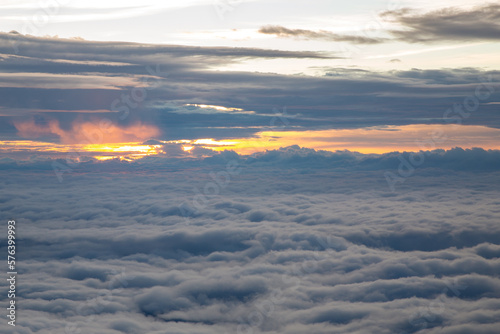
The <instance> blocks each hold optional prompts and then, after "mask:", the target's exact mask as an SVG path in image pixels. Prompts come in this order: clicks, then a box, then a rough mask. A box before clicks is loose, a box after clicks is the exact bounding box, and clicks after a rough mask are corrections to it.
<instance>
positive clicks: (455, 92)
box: [0, 0, 500, 160]
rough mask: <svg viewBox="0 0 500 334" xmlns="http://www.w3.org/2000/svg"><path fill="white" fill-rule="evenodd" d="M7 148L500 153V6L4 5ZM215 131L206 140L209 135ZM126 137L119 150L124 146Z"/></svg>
mask: <svg viewBox="0 0 500 334" xmlns="http://www.w3.org/2000/svg"><path fill="white" fill-rule="evenodd" d="M0 8H1V11H0V13H1V14H0V19H1V20H0V31H2V33H1V35H0V48H1V49H0V53H1V58H0V59H1V63H0V66H1V69H2V72H1V74H0V87H1V92H0V94H2V99H1V105H0V115H1V116H0V128H1V129H2V132H1V133H2V135H1V138H0V140H2V144H3V145H2V146H3V149H2V151H3V152H2V153H4V154H6V155H8V156H9V157H10V158H13V159H24V160H27V159H29V158H30V157H33V156H50V157H54V154H53V152H76V154H77V155H79V156H80V157H81V159H87V158H91V159H101V160H102V159H111V158H119V159H128V160H130V159H137V158H140V157H143V156H146V155H151V154H166V151H165V150H164V149H163V146H155V145H149V146H147V147H146V146H145V145H144V143H145V142H147V141H148V140H149V141H150V142H151V140H153V141H155V143H157V144H158V145H170V146H171V145H173V144H177V145H178V146H180V147H181V148H182V149H184V150H186V151H190V150H192V149H193V148H195V147H196V148H201V149H205V150H215V151H217V150H222V149H230V150H234V151H236V152H238V153H245V154H248V153H254V152H262V151H265V150H266V149H278V148H279V147H285V146H290V145H299V146H301V147H307V148H313V149H321V150H328V151H336V150H350V151H356V152H361V153H387V152H393V151H404V150H406V151H419V150H422V149H424V148H425V147H424V146H423V145H422V142H425V141H428V140H429V138H431V140H432V136H433V135H432V133H435V132H436V131H437V132H440V133H444V134H443V136H442V137H446V138H447V139H446V140H442V141H440V142H439V143H435V148H443V149H451V148H454V147H462V148H473V147H480V148H484V149H498V139H499V132H498V124H499V123H498V117H497V115H498V106H499V105H500V95H499V93H498V91H499V84H498V81H499V79H498V74H499V72H498V71H499V66H500V64H499V61H498V57H497V55H498V52H499V51H500V50H499V44H498V40H499V38H498V36H499V34H498V32H499V31H500V25H499V24H498V16H499V15H500V14H499V13H500V8H499V6H498V5H497V4H495V3H492V2H490V3H488V2H470V1H467V2H466V1H453V2H451V1H450V2H446V1H441V2H439V6H438V5H437V4H436V3H435V2H431V1H392V2H385V1H352V2H349V4H345V3H343V2H336V1H312V2H304V1H287V2H283V1H265V2H263V1H243V0H241V1H237V0H234V1H230V0H220V1H218V0H217V1H184V2H182V3H180V2H177V1H175V2H174V1H161V2H160V1H144V2H141V4H136V3H135V2H130V3H129V2H123V1H119V2H118V1H117V2H115V1H63V0H61V1H56V0H53V1H48V2H40V3H38V2H33V1H15V2H11V1H3V2H2V3H1V4H0ZM199 140H202V141H199ZM110 145H112V146H110Z"/></svg>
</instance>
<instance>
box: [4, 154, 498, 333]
mask: <svg viewBox="0 0 500 334" xmlns="http://www.w3.org/2000/svg"><path fill="white" fill-rule="evenodd" d="M398 156H400V154H396V153H393V154H385V155H362V154H359V153H352V152H336V153H334V152H325V151H319V152H318V151H314V150H310V149H304V148H300V147H288V148H283V149H281V150H275V151H269V152H263V153H260V154H255V155H253V156H251V157H246V156H239V155H237V154H235V153H234V152H222V153H217V154H215V155H214V156H212V157H209V158H202V159H192V158H191V159H180V158H176V159H173V158H166V157H163V158H159V157H149V158H147V159H145V160H139V161H136V162H133V163H124V162H122V163H118V162H109V161H108V162H91V163H89V164H80V165H79V166H72V168H74V172H73V173H68V174H65V175H64V180H63V182H62V183H59V182H58V181H57V177H56V176H55V175H54V171H53V170H52V169H51V168H50V162H49V163H48V166H49V168H48V169H47V170H45V171H44V170H43V163H42V162H36V161H32V162H31V164H32V165H33V166H32V169H23V167H17V168H11V169H7V170H5V169H4V170H3V172H2V173H3V175H5V176H6V177H4V178H2V179H1V180H0V188H1V190H2V195H1V196H0V210H1V211H2V212H4V213H5V215H6V216H7V217H14V218H15V219H16V221H17V225H16V226H17V228H18V231H19V234H20V235H21V234H22V240H21V241H20V244H19V248H20V249H21V247H22V252H23V259H24V260H23V259H21V260H20V261H21V262H20V263H22V265H23V272H22V273H20V274H19V278H20V281H21V280H22V282H23V284H20V285H19V286H18V287H19V297H18V301H19V303H20V304H22V305H23V309H22V310H20V311H19V312H20V314H21V313H22V315H23V317H19V320H18V321H19V322H18V324H17V326H16V328H18V329H19V332H24V333H35V332H38V333H43V334H45V333H54V332H63V331H70V332H71V331H72V329H73V331H77V330H81V331H82V332H83V331H88V332H96V333H114V332H117V331H118V332H120V331H121V332H122V333H144V332H147V333H162V332H165V331H168V332H179V333H197V332H199V333H225V332H226V333H238V331H239V332H254V333H259V332H268V333H283V332H286V333H303V332H305V331H312V332H315V333H332V332H349V333H366V332H367V331H368V332H383V331H390V332H398V333H399V332H406V333H415V332H418V331H422V330H426V331H429V332H431V333H432V332H433V331H434V332H436V333H437V331H438V330H439V332H446V331H449V332H453V331H454V330H458V328H461V329H460V330H464V331H466V330H468V328H469V327H468V326H474V328H476V327H477V328H479V331H480V332H481V331H482V332H485V333H488V332H493V328H496V327H494V326H498V319H499V317H498V315H499V314H498V312H497V311H496V310H497V309H498V306H499V305H498V298H499V296H500V281H499V280H498V278H497V277H496V275H495V273H497V272H498V271H499V270H500V267H499V264H498V256H499V255H500V253H499V250H500V248H499V247H500V245H499V243H498V239H499V236H500V229H499V227H498V224H497V223H496V222H497V221H498V219H499V218H500V216H499V212H498V209H497V208H498V204H499V203H498V200H497V198H498V194H497V193H498V189H497V188H498V187H497V186H496V185H497V184H498V181H499V177H500V175H499V173H498V166H499V164H500V162H499V161H500V158H499V153H498V151H485V150H480V149H474V150H463V149H455V150H451V151H434V152H428V153H426V162H425V163H424V164H423V165H421V166H419V167H418V168H417V171H416V172H415V174H414V175H413V176H412V177H409V178H408V179H407V180H406V181H405V183H404V184H403V185H401V187H399V188H398V191H396V192H391V191H390V189H389V187H388V186H387V184H386V181H385V179H384V175H383V174H384V171H386V170H396V169H397V166H398V164H399V163H400V160H399V159H398ZM402 157H403V158H404V159H409V155H408V153H405V154H403V155H402ZM230 161H233V162H237V163H238V167H240V168H241V171H240V173H239V174H236V175H232V176H231V178H230V180H229V182H228V183H227V185H226V186H225V187H221V188H220V190H219V192H218V193H217V194H211V195H208V196H206V199H205V200H206V205H205V206H204V207H203V208H201V209H200V210H199V212H198V213H197V214H196V215H192V216H187V217H186V216H184V215H183V214H182V212H181V211H180V209H179V205H180V204H182V203H183V202H186V203H192V201H193V199H194V198H195V197H196V196H199V195H200V194H201V195H203V194H204V187H205V185H206V184H208V183H210V182H214V183H215V182H216V181H214V178H213V177H212V175H217V173H220V172H221V171H224V170H226V168H227V163H228V162H230ZM13 185H15V187H13ZM202 202H204V201H202ZM53 203H57V205H52V204H53ZM6 247H7V243H6V240H3V241H0V251H1V250H4V251H5V249H6Z"/></svg>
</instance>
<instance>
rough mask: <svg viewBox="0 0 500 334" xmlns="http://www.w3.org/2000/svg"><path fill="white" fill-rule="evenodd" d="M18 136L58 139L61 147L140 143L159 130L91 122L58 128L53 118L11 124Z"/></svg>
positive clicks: (80, 121)
mask: <svg viewBox="0 0 500 334" xmlns="http://www.w3.org/2000/svg"><path fill="white" fill-rule="evenodd" d="M14 126H15V128H16V129H17V131H18V135H19V136H20V137H22V138H30V139H41V138H53V137H55V138H57V140H58V141H59V142H60V143H62V144H97V145H99V144H106V143H128V142H141V141H144V140H147V139H149V138H154V137H158V136H159V135H160V133H161V132H160V130H159V129H158V128H157V127H156V126H154V125H148V124H141V123H140V122H137V123H133V124H129V125H127V126H117V125H115V124H112V123H111V121H109V122H103V121H102V120H99V122H91V121H82V120H78V121H75V122H73V123H72V124H71V126H70V128H68V129H63V128H61V126H60V124H59V121H58V120H56V119H49V120H45V119H42V120H35V119H34V118H31V119H29V120H27V121H14Z"/></svg>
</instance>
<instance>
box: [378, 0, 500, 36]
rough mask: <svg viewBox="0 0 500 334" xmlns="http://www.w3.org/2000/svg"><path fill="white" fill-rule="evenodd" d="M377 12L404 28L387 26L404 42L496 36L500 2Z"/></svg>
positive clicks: (498, 30) (498, 28)
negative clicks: (463, 6) (468, 6)
mask: <svg viewBox="0 0 500 334" xmlns="http://www.w3.org/2000/svg"><path fill="white" fill-rule="evenodd" d="M381 16H382V17H383V18H384V19H386V20H389V21H390V22H392V23H397V24H400V25H401V26H403V27H404V28H406V29H405V30H399V29H398V30H396V29H393V30H390V31H389V33H390V34H392V35H393V36H394V37H396V38H397V39H398V40H400V41H403V42H407V43H429V42H439V41H476V40H479V41H498V40H500V24H499V23H498V22H499V19H500V5H498V4H496V3H488V4H483V5H480V6H476V7H473V8H471V9H462V8H456V7H449V8H444V9H440V10H435V11H432V12H427V13H419V12H417V11H415V10H412V9H409V8H404V9H399V10H393V11H386V12H384V13H382V14H381Z"/></svg>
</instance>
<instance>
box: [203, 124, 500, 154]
mask: <svg viewBox="0 0 500 334" xmlns="http://www.w3.org/2000/svg"><path fill="white" fill-rule="evenodd" d="M499 143H500V129H494V128H488V127H485V126H479V125H467V126H462V125H439V124H433V125H426V124H418V125H404V126H386V127H371V128H362V129H330V130H318V131H263V132H259V133H257V136H256V137H254V138H242V139H233V140H220V141H218V142H217V144H216V146H206V148H210V149H212V150H215V151H223V150H234V151H236V152H237V153H239V154H251V153H255V152H259V151H264V150H274V149H278V148H280V147H286V146H291V145H299V146H301V147H307V148H313V149H316V150H325V151H332V152H334V151H338V150H349V151H355V152H360V153H365V154H371V153H373V154H382V153H388V152H394V151H413V152H415V151H420V150H433V149H451V148H454V147H462V148H472V147H481V148H484V149H500V144H499Z"/></svg>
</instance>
